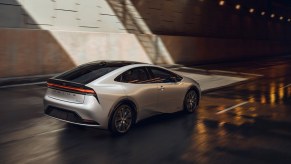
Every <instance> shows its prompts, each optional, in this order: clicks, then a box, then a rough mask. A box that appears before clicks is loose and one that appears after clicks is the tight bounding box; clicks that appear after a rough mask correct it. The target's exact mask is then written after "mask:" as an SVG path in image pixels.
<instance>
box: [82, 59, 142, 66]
mask: <svg viewBox="0 0 291 164" xmlns="http://www.w3.org/2000/svg"><path fill="white" fill-rule="evenodd" d="M133 64H146V63H142V62H136V61H121V60H98V61H93V62H90V63H86V64H83V65H82V66H89V65H100V66H109V67H123V66H127V65H133Z"/></svg>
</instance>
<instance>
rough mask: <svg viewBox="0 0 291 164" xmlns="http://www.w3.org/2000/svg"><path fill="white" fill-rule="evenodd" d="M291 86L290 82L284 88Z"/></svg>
mask: <svg viewBox="0 0 291 164" xmlns="http://www.w3.org/2000/svg"><path fill="white" fill-rule="evenodd" d="M290 86H291V84H288V85H286V86H284V87H282V88H287V87H290Z"/></svg>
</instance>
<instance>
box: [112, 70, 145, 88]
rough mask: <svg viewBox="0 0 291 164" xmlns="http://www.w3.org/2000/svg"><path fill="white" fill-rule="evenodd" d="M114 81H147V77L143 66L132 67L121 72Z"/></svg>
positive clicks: (139, 82) (138, 82)
mask: <svg viewBox="0 0 291 164" xmlns="http://www.w3.org/2000/svg"><path fill="white" fill-rule="evenodd" d="M115 80H116V81H119V82H125V83H137V84H142V83H148V80H149V77H148V73H147V71H146V69H145V68H134V69H131V70H128V71H126V72H124V73H122V74H121V75H120V76H118V77H117V78H116V79H115Z"/></svg>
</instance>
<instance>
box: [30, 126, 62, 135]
mask: <svg viewBox="0 0 291 164" xmlns="http://www.w3.org/2000/svg"><path fill="white" fill-rule="evenodd" d="M63 130H66V128H61V129H56V130H52V131H48V132H43V133H39V134H36V135H34V136H41V135H45V134H50V133H56V132H59V131H63Z"/></svg>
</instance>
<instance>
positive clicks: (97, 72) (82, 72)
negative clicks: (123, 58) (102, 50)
mask: <svg viewBox="0 0 291 164" xmlns="http://www.w3.org/2000/svg"><path fill="white" fill-rule="evenodd" d="M117 68H120V67H118V66H100V65H86V66H80V67H77V68H75V69H73V70H71V71H68V72H65V73H63V74H61V75H59V76H57V77H56V79H60V80H65V81H72V82H76V83H81V84H88V83H90V82H91V81H93V80H96V79H98V78H100V77H101V76H103V75H106V74H107V73H109V72H111V71H113V70H115V69H117Z"/></svg>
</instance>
